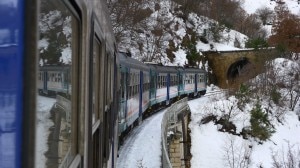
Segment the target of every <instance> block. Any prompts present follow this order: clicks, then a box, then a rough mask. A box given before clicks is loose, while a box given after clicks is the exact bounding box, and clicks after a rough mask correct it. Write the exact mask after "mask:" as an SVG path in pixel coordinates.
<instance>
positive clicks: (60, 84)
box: [0, 0, 206, 168]
mask: <svg viewBox="0 0 300 168" xmlns="http://www.w3.org/2000/svg"><path fill="white" fill-rule="evenodd" d="M0 20H1V23H0V81H1V82H0V167H1V168H15V167H16V168H19V167H25V168H27V167H28V168H32V167H37V168H39V167H59V168H64V167H78V168H91V167H98V168H99V167H101V168H102V167H109V168H110V167H116V164H115V163H116V159H117V152H118V145H119V139H120V138H122V137H123V136H125V135H126V133H127V132H128V131H129V130H130V129H131V128H132V127H133V126H134V125H137V124H138V123H139V122H141V120H142V118H143V117H144V116H147V115H148V114H149V111H151V110H152V109H156V108H158V107H160V106H167V105H169V104H170V103H172V101H175V100H177V99H178V98H180V97H183V96H192V97H193V96H198V95H200V94H205V90H206V73H205V71H203V70H200V69H195V68H183V67H165V66H162V65H156V64H144V63H142V62H139V61H137V60H135V59H133V58H131V57H130V56H128V54H126V53H119V52H118V51H117V49H116V43H115V39H114V35H113V31H112V27H111V24H110V19H109V15H108V11H107V7H106V4H105V1H104V0H51V1H49V0H26V1H23V0H13V1H12V0H2V1H0Z"/></svg>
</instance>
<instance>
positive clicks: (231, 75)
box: [227, 57, 251, 80]
mask: <svg viewBox="0 0 300 168" xmlns="http://www.w3.org/2000/svg"><path fill="white" fill-rule="evenodd" d="M250 64H251V63H250V61H249V60H248V58H246V57H242V58H240V59H239V60H238V61H236V62H234V63H233V64H231V65H230V66H229V68H228V70H227V79H228V80H234V79H236V78H237V77H239V76H240V75H241V74H243V73H244V69H245V67H247V66H249V65H250Z"/></svg>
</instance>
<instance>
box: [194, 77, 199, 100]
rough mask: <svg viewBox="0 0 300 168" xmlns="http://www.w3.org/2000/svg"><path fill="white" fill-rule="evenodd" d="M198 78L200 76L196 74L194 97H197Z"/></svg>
mask: <svg viewBox="0 0 300 168" xmlns="http://www.w3.org/2000/svg"><path fill="white" fill-rule="evenodd" d="M197 77H198V74H197V73H195V74H194V87H195V88H194V96H197V86H198V85H197Z"/></svg>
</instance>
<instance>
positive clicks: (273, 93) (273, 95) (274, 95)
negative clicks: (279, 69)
mask: <svg viewBox="0 0 300 168" xmlns="http://www.w3.org/2000/svg"><path fill="white" fill-rule="evenodd" d="M270 96H271V99H272V100H273V102H274V103H275V104H277V105H278V104H279V100H280V99H281V94H280V93H279V92H278V91H277V90H276V88H273V89H272V90H271V93H270Z"/></svg>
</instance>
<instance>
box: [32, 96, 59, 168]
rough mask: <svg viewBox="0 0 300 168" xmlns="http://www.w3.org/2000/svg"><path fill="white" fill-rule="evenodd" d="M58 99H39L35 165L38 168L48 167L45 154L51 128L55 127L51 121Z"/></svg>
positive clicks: (39, 97) (41, 97) (42, 97)
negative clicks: (51, 113)
mask: <svg viewBox="0 0 300 168" xmlns="http://www.w3.org/2000/svg"><path fill="white" fill-rule="evenodd" d="M55 102H56V99H53V98H48V97H44V96H38V97H37V103H38V106H37V127H36V128H37V130H36V148H35V156H36V160H35V165H36V167H38V168H43V167H46V165H45V164H46V157H45V152H47V150H48V145H47V141H48V136H49V133H50V132H49V128H50V127H51V126H53V125H54V124H53V122H52V121H51V120H50V110H51V108H52V106H53V105H54V103H55Z"/></svg>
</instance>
